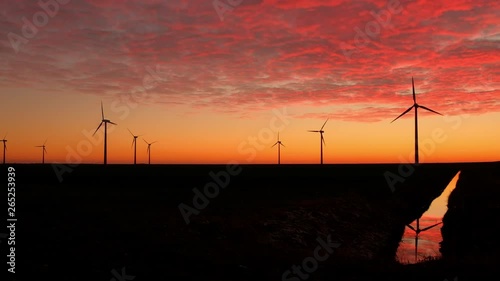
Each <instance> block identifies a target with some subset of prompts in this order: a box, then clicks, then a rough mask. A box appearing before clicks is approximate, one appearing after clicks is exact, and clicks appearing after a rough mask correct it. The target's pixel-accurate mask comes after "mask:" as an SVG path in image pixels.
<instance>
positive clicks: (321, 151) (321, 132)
mask: <svg viewBox="0 0 500 281" xmlns="http://www.w3.org/2000/svg"><path fill="white" fill-rule="evenodd" d="M326 122H328V119H326V121H325V123H323V126H321V129H319V130H316V131H312V130H309V132H313V133H319V134H320V136H321V138H320V153H321V164H323V144H325V139H324V138H323V133H324V132H325V131H323V128H324V127H325V125H326ZM325 145H326V144H325Z"/></svg>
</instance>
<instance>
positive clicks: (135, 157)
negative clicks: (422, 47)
mask: <svg viewBox="0 0 500 281" xmlns="http://www.w3.org/2000/svg"><path fill="white" fill-rule="evenodd" d="M127 130H128V131H129V132H130V134H131V135H132V137H134V139H133V140H132V145H133V146H134V165H135V164H137V137H140V136H141V135H138V136H136V135H134V134H133V133H132V132H131V131H130V130H129V129H127Z"/></svg>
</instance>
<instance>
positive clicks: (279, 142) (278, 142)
mask: <svg viewBox="0 0 500 281" xmlns="http://www.w3.org/2000/svg"><path fill="white" fill-rule="evenodd" d="M275 145H278V165H279V164H281V163H280V146H283V147H285V145H284V144H282V143H281V141H280V133H279V132H278V141H276V142H275V143H274V144H273V146H271V148H272V147H274V146H275Z"/></svg>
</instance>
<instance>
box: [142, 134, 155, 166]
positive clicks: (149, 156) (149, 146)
mask: <svg viewBox="0 0 500 281" xmlns="http://www.w3.org/2000/svg"><path fill="white" fill-rule="evenodd" d="M142 140H143V141H144V142H145V143H147V144H148V149H147V152H148V164H151V145H152V144H153V143H155V142H157V141H154V142H152V143H149V142H147V141H146V140H145V139H142Z"/></svg>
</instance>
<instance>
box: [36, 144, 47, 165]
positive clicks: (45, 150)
mask: <svg viewBox="0 0 500 281" xmlns="http://www.w3.org/2000/svg"><path fill="white" fill-rule="evenodd" d="M45 143H47V140H45V142H44V143H43V144H42V145H37V146H35V147H41V148H42V164H44V163H45V153H46V152H47V149H45Z"/></svg>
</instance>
